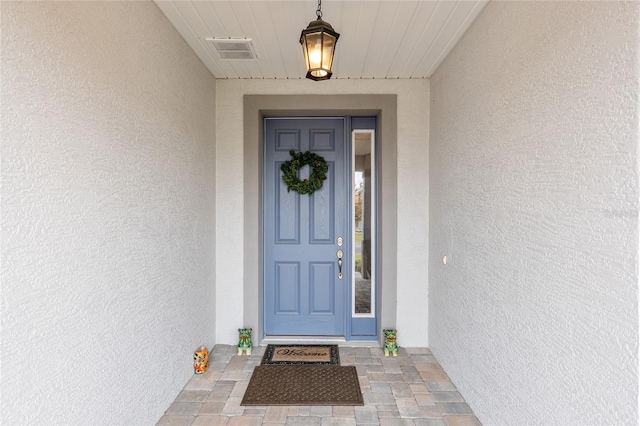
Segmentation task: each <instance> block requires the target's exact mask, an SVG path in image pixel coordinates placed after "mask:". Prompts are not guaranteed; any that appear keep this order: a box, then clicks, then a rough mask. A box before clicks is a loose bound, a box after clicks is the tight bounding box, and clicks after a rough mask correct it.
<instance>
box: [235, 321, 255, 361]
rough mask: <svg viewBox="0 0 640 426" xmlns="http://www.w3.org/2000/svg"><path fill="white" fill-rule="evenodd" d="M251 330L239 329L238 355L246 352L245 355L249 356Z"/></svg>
mask: <svg viewBox="0 0 640 426" xmlns="http://www.w3.org/2000/svg"><path fill="white" fill-rule="evenodd" d="M251 331H252V329H251V328H239V329H238V333H239V334H240V341H239V342H238V355H242V351H244V352H246V354H247V355H251V349H252V348H253V345H252V344H251Z"/></svg>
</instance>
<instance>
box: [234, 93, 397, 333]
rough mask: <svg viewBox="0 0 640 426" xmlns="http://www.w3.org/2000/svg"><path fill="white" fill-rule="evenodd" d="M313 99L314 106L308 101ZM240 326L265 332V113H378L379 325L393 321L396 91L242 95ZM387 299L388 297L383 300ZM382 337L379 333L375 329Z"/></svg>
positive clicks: (271, 114)
mask: <svg viewBox="0 0 640 426" xmlns="http://www.w3.org/2000/svg"><path fill="white" fill-rule="evenodd" d="M310 99H312V100H313V108H309V101H310ZM243 104H244V105H243V109H244V116H243V119H244V121H243V126H244V158H243V169H244V176H245V179H244V183H243V189H244V217H243V230H244V235H243V243H244V247H245V256H244V259H243V277H244V279H243V289H244V295H245V297H244V300H243V307H242V308H243V319H244V324H242V326H243V327H245V326H246V327H253V328H254V329H255V330H256V336H257V337H258V339H260V340H262V338H263V336H264V330H263V324H262V317H263V312H262V300H263V294H262V293H263V291H262V275H263V270H262V264H263V259H262V244H263V242H262V232H263V230H262V214H263V212H262V173H263V168H262V164H263V154H262V151H263V150H262V141H263V132H262V126H263V118H264V117H265V116H273V117H275V116H291V117H295V116H328V115H333V116H336V115H338V116H346V115H351V116H376V117H377V127H378V128H377V129H376V134H377V136H378V141H377V142H378V144H379V145H378V146H379V147H380V150H379V159H380V163H379V166H378V167H379V177H378V178H379V182H380V185H379V188H378V190H379V192H378V195H379V200H378V203H379V204H378V208H379V211H378V220H379V229H380V232H379V240H378V248H379V257H378V259H379V286H380V287H379V288H380V294H379V296H380V297H379V298H378V300H377V301H376V302H377V304H378V306H377V309H378V312H379V316H378V330H382V328H395V327H396V304H395V303H392V301H395V300H396V299H397V297H396V296H397V283H396V277H397V258H396V253H397V205H398V201H397V198H398V197H397V95H314V96H313V97H312V98H311V97H310V96H309V95H244V97H243ZM383 300H387V301H389V302H391V303H382V301H383ZM378 341H379V343H381V342H382V336H381V333H379V334H378Z"/></svg>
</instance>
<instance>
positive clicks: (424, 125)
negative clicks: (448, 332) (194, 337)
mask: <svg viewBox="0 0 640 426" xmlns="http://www.w3.org/2000/svg"><path fill="white" fill-rule="evenodd" d="M216 87H217V89H216V95H217V97H216V102H217V112H218V113H217V138H216V173H217V177H216V184H217V187H216V198H217V210H216V221H217V229H216V232H217V237H218V241H219V242H223V243H222V244H218V246H217V256H216V258H217V260H218V262H217V265H216V274H217V277H216V278H217V282H218V283H219V285H218V287H217V290H216V296H217V297H216V300H217V305H216V316H217V319H218V320H217V321H216V325H217V330H216V337H217V339H218V343H227V344H231V343H234V341H235V342H236V343H237V338H238V335H237V328H238V327H239V326H240V324H242V322H243V317H244V316H243V315H244V313H243V311H242V308H241V307H242V306H243V300H244V298H245V297H254V298H257V297H258V294H257V292H256V293H255V294H244V291H243V282H244V281H243V280H244V277H243V274H242V271H243V263H242V262H243V257H244V243H243V238H242V235H243V211H244V210H243V208H244V206H243V188H244V176H243V155H244V152H243V148H244V147H243V96H244V95H306V94H308V95H349V94H374V95H375V94H393V95H397V102H398V103H397V108H398V109H397V111H398V113H397V114H398V117H397V123H398V129H397V131H398V134H397V170H398V176H397V187H398V190H397V191H398V193H397V197H398V199H397V202H398V216H397V245H398V251H397V254H396V255H397V271H398V272H397V277H396V279H397V300H383V301H382V303H396V304H397V318H396V326H397V328H398V330H399V339H401V342H400V343H401V344H403V345H405V346H426V345H427V333H426V330H427V309H426V307H427V259H428V249H429V247H428V239H427V236H428V215H427V214H426V213H427V211H428V180H429V179H428V173H429V168H428V162H429V147H428V141H429V135H428V132H429V127H428V118H429V82H428V80H329V81H324V82H320V83H318V82H312V81H309V80H217V82H216ZM312 103H313V96H309V105H312ZM257 243H258V242H257V241H256V242H255V244H257ZM243 325H245V326H253V327H255V325H253V324H243ZM385 326H386V325H385V324H383V327H385Z"/></svg>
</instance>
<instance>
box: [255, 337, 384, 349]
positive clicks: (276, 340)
mask: <svg viewBox="0 0 640 426" xmlns="http://www.w3.org/2000/svg"><path fill="white" fill-rule="evenodd" d="M286 344H292V345H293V344H295V345H302V344H308V345H321V344H327V345H329V344H331V345H338V346H344V347H353V348H379V347H380V342H378V341H377V340H346V339H345V338H344V337H342V336H265V337H264V339H262V341H261V342H260V345H259V346H266V345H286Z"/></svg>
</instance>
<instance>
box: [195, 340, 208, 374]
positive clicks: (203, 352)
mask: <svg viewBox="0 0 640 426" xmlns="http://www.w3.org/2000/svg"><path fill="white" fill-rule="evenodd" d="M208 368H209V349H207V347H206V346H200V347H199V348H198V349H196V350H195V352H194V353H193V372H194V373H195V374H204V373H206V372H207V369H208Z"/></svg>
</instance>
